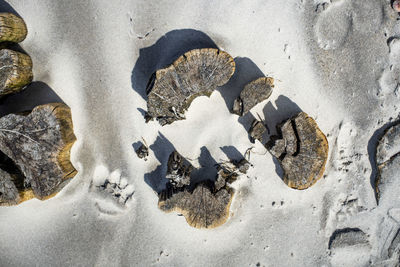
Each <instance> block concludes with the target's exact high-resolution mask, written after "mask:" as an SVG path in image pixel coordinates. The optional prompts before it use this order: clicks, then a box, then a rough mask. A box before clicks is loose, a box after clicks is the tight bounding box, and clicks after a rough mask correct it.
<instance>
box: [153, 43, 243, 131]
mask: <svg viewBox="0 0 400 267" xmlns="http://www.w3.org/2000/svg"><path fill="white" fill-rule="evenodd" d="M234 72H235V62H234V60H233V58H232V57H231V56H230V55H229V54H228V53H226V52H223V51H221V50H218V49H214V48H204V49H195V50H191V51H189V52H187V53H185V54H184V55H182V56H180V57H179V58H178V59H177V60H176V61H175V62H174V63H173V64H172V65H170V66H169V67H167V68H164V69H160V70H158V71H156V72H155V74H153V75H152V77H151V78H150V81H149V83H148V86H147V88H146V92H147V96H148V100H147V114H146V120H147V121H148V120H151V119H153V118H155V119H157V120H158V122H159V123H160V124H161V125H165V124H170V123H173V122H174V121H176V120H183V119H185V116H184V113H185V111H186V110H187V109H188V108H189V106H190V104H191V103H192V101H193V100H194V99H195V98H196V97H198V96H202V95H206V96H210V95H211V93H212V92H213V91H214V90H215V89H216V88H217V87H218V86H222V85H224V84H225V83H227V82H228V80H229V79H230V78H231V76H232V75H233V73H234Z"/></svg>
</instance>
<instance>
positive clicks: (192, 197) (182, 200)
mask: <svg viewBox="0 0 400 267" xmlns="http://www.w3.org/2000/svg"><path fill="white" fill-rule="evenodd" d="M232 196H233V193H232V194H231V193H230V192H228V190H226V189H220V190H218V191H217V192H215V193H214V192H213V191H212V186H210V185H208V184H206V183H200V184H198V185H197V186H196V187H195V189H194V190H193V191H189V190H188V189H187V188H183V190H181V191H177V192H176V193H173V194H171V196H170V197H168V198H167V197H165V196H164V195H163V194H162V195H161V197H160V201H159V204H158V205H159V207H160V209H161V210H163V211H165V212H171V211H176V212H179V213H182V214H183V215H184V216H185V218H186V221H187V222H188V224H189V225H190V226H193V227H196V228H212V227H216V226H219V225H221V224H223V223H225V221H226V220H227V219H228V216H229V208H230V202H231V198H232Z"/></svg>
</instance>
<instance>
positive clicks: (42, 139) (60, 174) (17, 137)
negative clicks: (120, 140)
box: [0, 103, 76, 199]
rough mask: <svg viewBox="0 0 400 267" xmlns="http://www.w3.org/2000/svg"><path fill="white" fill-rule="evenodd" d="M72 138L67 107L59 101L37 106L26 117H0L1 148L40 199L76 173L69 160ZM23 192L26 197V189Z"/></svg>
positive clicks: (12, 115)
mask: <svg viewBox="0 0 400 267" xmlns="http://www.w3.org/2000/svg"><path fill="white" fill-rule="evenodd" d="M75 139H76V138H75V135H74V133H73V127H72V120H71V113H70V109H69V108H68V107H67V106H66V105H65V104H62V103H53V104H46V105H41V106H38V107H36V108H34V109H33V111H32V112H31V113H29V114H28V115H26V116H24V115H17V114H9V115H7V116H4V117H2V118H0V150H1V151H2V152H3V153H4V154H6V155H7V156H8V157H9V158H10V159H11V160H12V161H13V162H14V163H15V165H16V166H17V167H18V168H19V169H20V170H21V172H22V174H23V175H24V176H25V180H24V184H25V187H31V188H32V190H33V193H34V196H35V197H37V198H39V199H46V198H48V197H50V196H52V195H54V194H55V193H56V192H57V191H58V190H59V189H61V187H62V186H63V185H64V184H65V182H66V181H67V180H68V179H69V178H72V177H74V176H75V174H76V170H75V168H74V167H73V166H72V164H71V162H70V149H71V147H72V145H73V143H74V142H75ZM25 195H26V196H25V197H29V192H26V194H25ZM25 197H24V198H25Z"/></svg>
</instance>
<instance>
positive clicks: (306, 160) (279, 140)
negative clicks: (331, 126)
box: [267, 112, 329, 189]
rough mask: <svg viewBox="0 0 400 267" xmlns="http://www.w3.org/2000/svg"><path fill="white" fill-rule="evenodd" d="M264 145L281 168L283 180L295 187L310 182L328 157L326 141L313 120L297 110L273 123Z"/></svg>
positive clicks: (319, 176) (318, 176)
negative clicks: (274, 128) (275, 132)
mask: <svg viewBox="0 0 400 267" xmlns="http://www.w3.org/2000/svg"><path fill="white" fill-rule="evenodd" d="M277 130H278V133H280V136H279V137H278V136H274V137H273V138H271V141H269V142H268V144H267V148H268V149H269V151H270V152H271V154H272V155H273V156H275V157H277V158H278V159H279V161H280V163H281V166H282V168H283V171H284V178H283V180H284V182H285V183H286V184H287V185H288V186H289V187H292V188H295V189H306V188H308V187H310V186H312V185H313V184H314V183H315V182H316V181H317V180H318V179H320V178H321V177H322V175H323V173H324V169H325V163H326V161H327V158H328V148H329V147H328V141H327V139H326V137H325V135H324V134H323V133H322V131H321V130H320V129H319V128H318V125H317V123H316V122H315V121H314V120H313V119H312V118H311V117H309V116H308V115H307V114H306V113H304V112H300V113H299V114H297V115H296V116H294V117H293V118H291V119H289V120H288V121H286V122H284V123H283V124H281V125H278V126H277Z"/></svg>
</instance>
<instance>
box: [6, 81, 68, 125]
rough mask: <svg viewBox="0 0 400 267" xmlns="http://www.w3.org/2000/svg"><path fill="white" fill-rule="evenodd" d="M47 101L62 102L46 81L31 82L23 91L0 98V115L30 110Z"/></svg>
mask: <svg viewBox="0 0 400 267" xmlns="http://www.w3.org/2000/svg"><path fill="white" fill-rule="evenodd" d="M48 103H63V101H62V100H61V98H60V97H59V96H58V95H57V94H56V93H55V92H54V91H53V90H52V89H51V88H50V87H49V86H48V85H47V84H46V83H44V82H32V83H31V84H29V85H27V86H26V88H25V89H24V90H23V91H21V92H19V93H15V94H10V95H6V96H4V97H3V98H1V99H0V117H3V116H5V115H7V114H10V113H18V112H25V111H31V110H32V109H33V108H34V107H36V106H39V105H43V104H48Z"/></svg>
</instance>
